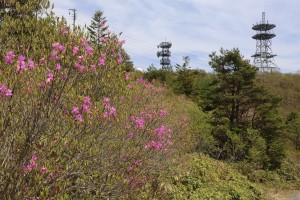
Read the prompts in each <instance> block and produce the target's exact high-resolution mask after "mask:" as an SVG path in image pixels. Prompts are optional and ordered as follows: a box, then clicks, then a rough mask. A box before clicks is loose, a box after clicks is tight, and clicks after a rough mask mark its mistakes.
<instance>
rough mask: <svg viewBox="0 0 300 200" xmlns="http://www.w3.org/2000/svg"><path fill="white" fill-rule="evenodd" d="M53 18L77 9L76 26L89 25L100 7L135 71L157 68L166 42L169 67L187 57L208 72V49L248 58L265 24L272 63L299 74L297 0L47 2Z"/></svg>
mask: <svg viewBox="0 0 300 200" xmlns="http://www.w3.org/2000/svg"><path fill="white" fill-rule="evenodd" d="M50 1H51V2H52V3H54V7H55V8H54V12H55V13H56V15H58V16H61V15H64V16H65V18H67V19H68V21H69V22H70V24H71V16H70V15H69V9H70V8H75V9H77V14H78V18H77V21H76V23H77V24H81V25H83V26H84V25H85V24H86V25H89V24H90V21H91V18H92V16H93V14H94V12H95V11H96V10H97V9H100V10H102V11H103V12H104V16H105V17H106V19H107V20H108V25H109V26H110V29H111V30H112V31H113V32H115V33H119V32H122V33H123V34H122V37H121V38H122V39H125V40H126V44H125V49H126V50H127V52H128V53H129V55H130V56H131V58H132V60H133V62H134V65H135V67H140V68H142V69H147V67H148V66H149V65H150V64H152V63H153V64H154V65H155V66H156V67H160V66H159V59H158V58H157V56H156V52H157V50H158V49H157V45H158V44H159V43H160V42H162V41H165V39H166V40H167V41H171V42H172V44H173V46H172V48H171V52H172V56H171V62H172V63H171V64H173V65H175V64H176V63H179V64H181V63H182V57H183V56H189V57H190V59H191V62H190V66H191V67H192V68H199V69H204V70H206V71H211V68H210V66H209V65H208V61H209V57H208V55H209V54H210V53H211V52H213V51H219V49H220V48H221V47H223V48H225V49H232V48H236V47H237V48H239V49H240V51H241V53H242V54H243V55H244V56H245V58H247V59H250V60H251V62H252V61H253V59H252V58H251V55H253V54H254V53H255V51H256V42H255V40H254V39H252V36H253V35H254V34H255V31H253V30H252V29H251V28H252V26H253V24H256V22H260V21H261V18H262V12H263V11H265V12H266V20H268V22H269V23H274V24H276V28H275V29H274V33H275V34H276V37H275V38H274V39H273V40H272V50H273V53H275V54H277V55H278V56H277V57H275V63H276V64H277V65H278V66H279V67H280V69H281V72H284V73H290V72H297V71H298V72H299V70H300V20H299V18H300V1H299V0H85V1H82V0H50Z"/></svg>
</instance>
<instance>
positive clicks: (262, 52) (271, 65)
mask: <svg viewBox="0 0 300 200" xmlns="http://www.w3.org/2000/svg"><path fill="white" fill-rule="evenodd" d="M275 27H276V25H275V24H269V22H268V21H267V22H266V21H265V12H263V13H262V21H261V22H260V23H256V25H253V27H252V29H253V30H255V31H256V34H255V35H254V36H253V37H252V38H253V39H255V40H256V53H255V54H254V55H252V57H253V58H254V62H253V64H254V65H255V66H256V67H258V68H259V71H260V72H262V73H264V72H273V71H278V70H279V68H278V67H277V65H276V64H275V62H274V57H275V56H276V54H273V53H272V49H271V45H272V38H274V37H275V36H276V35H275V34H274V33H273V31H272V29H273V28H275Z"/></svg>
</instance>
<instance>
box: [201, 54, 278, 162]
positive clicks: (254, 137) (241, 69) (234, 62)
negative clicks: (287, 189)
mask: <svg viewBox="0 0 300 200" xmlns="http://www.w3.org/2000/svg"><path fill="white" fill-rule="evenodd" d="M220 52H221V55H217V54H216V53H215V52H214V53H212V54H211V55H210V58H211V61H210V65H211V66H212V68H213V69H214V71H215V73H216V76H215V79H214V80H213V82H212V83H211V84H210V86H209V90H208V92H207V93H206V94H205V98H204V103H203V109H204V110H205V111H211V112H212V119H211V124H212V126H213V130H212V134H213V136H214V137H215V139H216V141H218V148H219V152H218V154H215V155H214V156H216V157H218V158H220V159H229V160H244V159H249V160H252V161H254V162H256V164H257V166H263V167H265V168H277V167H280V163H281V161H282V159H283V158H284V149H283V144H282V142H281V140H280V135H281V132H280V131H281V128H282V123H281V119H280V118H279V117H278V115H277V111H276V109H277V107H278V103H279V102H280V99H279V98H276V97H274V96H272V95H270V94H269V93H268V91H267V90H266V89H265V88H263V87H261V86H258V85H256V84H255V77H256V71H257V69H256V68H255V67H253V66H252V65H250V64H249V61H247V60H245V59H244V58H243V57H242V56H241V55H240V52H239V50H238V49H233V50H232V51H228V50H223V49H221V51H220ZM256 156H260V158H259V159H258V158H256Z"/></svg>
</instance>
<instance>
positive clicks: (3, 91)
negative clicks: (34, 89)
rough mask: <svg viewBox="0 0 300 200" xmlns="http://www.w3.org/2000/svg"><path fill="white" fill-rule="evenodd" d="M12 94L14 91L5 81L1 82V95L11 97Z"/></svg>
mask: <svg viewBox="0 0 300 200" xmlns="http://www.w3.org/2000/svg"><path fill="white" fill-rule="evenodd" d="M12 95H13V94H12V91H11V90H10V89H8V88H7V86H6V84H5V83H2V84H0V97H10V96H12Z"/></svg>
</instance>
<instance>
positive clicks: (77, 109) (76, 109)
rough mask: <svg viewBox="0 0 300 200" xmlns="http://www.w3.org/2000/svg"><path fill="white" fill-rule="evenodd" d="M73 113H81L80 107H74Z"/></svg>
mask: <svg viewBox="0 0 300 200" xmlns="http://www.w3.org/2000/svg"><path fill="white" fill-rule="evenodd" d="M72 113H73V114H74V115H77V114H79V108H78V107H74V108H73V110H72Z"/></svg>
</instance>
